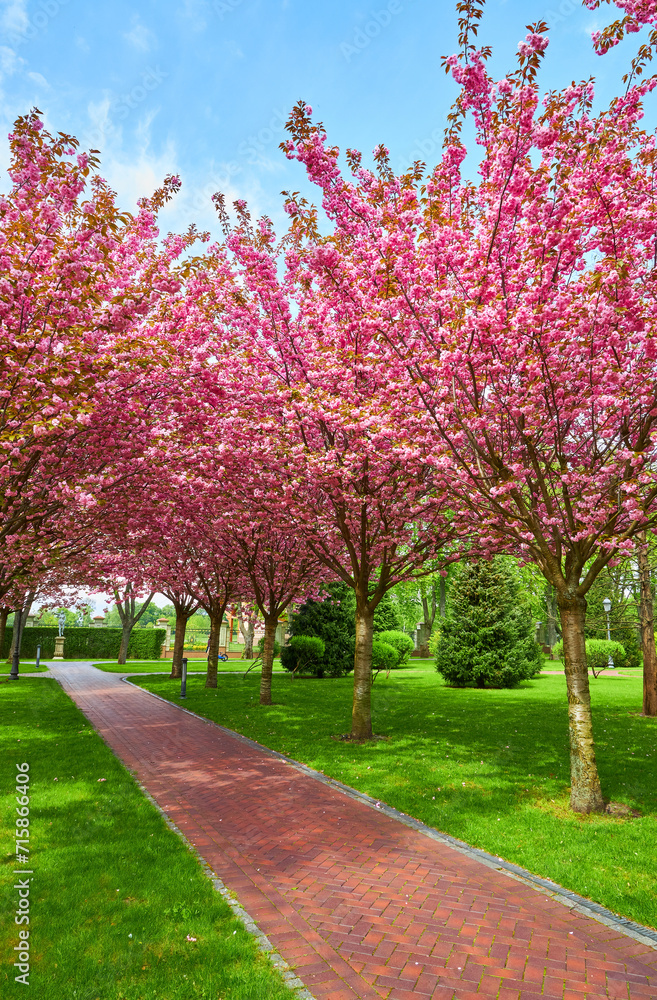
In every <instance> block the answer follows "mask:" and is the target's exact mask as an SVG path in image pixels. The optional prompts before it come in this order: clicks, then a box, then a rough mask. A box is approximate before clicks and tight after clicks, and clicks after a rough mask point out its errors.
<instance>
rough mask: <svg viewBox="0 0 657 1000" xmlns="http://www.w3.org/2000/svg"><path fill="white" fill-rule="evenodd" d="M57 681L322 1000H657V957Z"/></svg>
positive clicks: (141, 714)
mask: <svg viewBox="0 0 657 1000" xmlns="http://www.w3.org/2000/svg"><path fill="white" fill-rule="evenodd" d="M52 669H53V670H54V673H55V674H56V676H57V677H58V678H59V679H60V681H61V683H62V684H63V686H64V688H65V690H67V691H68V692H69V693H70V694H71V695H72V697H73V698H74V699H75V701H76V702H77V704H78V705H79V707H80V708H81V709H82V711H83V712H84V713H85V714H86V715H87V717H88V718H89V719H90V721H91V722H92V723H93V725H94V726H95V727H96V728H97V729H98V730H99V732H100V733H101V734H102V736H103V737H104V738H105V740H106V741H107V743H108V744H109V745H110V746H111V747H112V749H113V750H114V751H115V753H116V754H117V755H118V756H119V757H120V758H121V759H122V760H123V761H124V763H125V764H126V765H127V767H128V768H129V769H130V770H132V771H135V772H136V774H137V776H138V778H139V780H140V781H141V782H142V783H143V785H144V786H145V787H146V788H147V789H148V791H149V792H150V793H151V794H152V795H153V797H154V798H155V799H156V800H157V802H158V803H159V804H160V805H161V807H162V808H163V809H164V810H165V811H166V813H167V814H168V815H169V816H170V817H171V819H172V820H173V822H174V823H175V824H176V825H177V826H178V827H179V828H180V829H181V830H182V831H183V832H184V834H185V835H186V837H187V838H188V839H189V840H190V841H191V842H192V843H193V844H194V845H195V846H196V848H197V849H198V851H199V853H200V854H201V855H202V856H203V857H204V858H205V859H206V861H207V862H208V864H209V865H210V867H211V868H212V869H213V870H214V871H215V872H216V873H217V875H218V876H219V878H220V879H222V881H223V882H224V883H225V884H226V886H228V888H229V889H231V890H233V891H234V892H235V894H236V895H237V897H238V899H239V901H240V903H241V904H242V906H243V907H244V908H245V909H246V910H247V911H248V912H249V913H250V915H251V916H252V917H253V919H254V920H255V921H256V922H257V924H258V925H259V927H260V928H261V930H262V931H263V932H264V933H265V934H267V936H268V937H269V938H270V940H271V942H272V944H273V945H274V947H275V948H276V949H277V950H278V951H279V953H280V954H281V955H282V956H283V958H285V959H286V961H287V962H288V963H289V964H290V965H291V966H292V967H293V968H294V969H295V971H296V974H297V975H298V976H299V977H300V978H301V979H302V980H303V982H304V983H305V984H306V985H307V987H308V989H309V990H310V991H311V993H312V994H313V995H314V996H315V997H317V998H318V1000H320V998H321V1000H347V998H354V997H361V998H364V1000H380V998H381V997H385V998H388V1000H411V998H423V997H425V998H428V997H432V998H434V1000H438V998H440V1000H470V998H473V1000H474V998H478V1000H482V998H484V997H491V998H492V997H494V998H496V1000H548V998H550V1000H557V998H559V1000H585V998H587V1000H588V998H590V1000H593V998H596V1000H597V998H601V997H615V998H618V997H623V998H624V1000H647V998H649V997H652V998H657V950H654V949H652V948H650V947H649V946H646V945H643V944H640V943H638V942H637V941H635V940H634V939H632V938H630V937H627V936H625V935H623V934H621V933H619V932H618V931H617V930H615V929H612V928H610V927H608V926H605V925H604V924H602V923H599V922H598V921H596V920H594V919H592V918H590V917H586V916H582V915H581V914H579V913H577V912H575V911H571V910H569V909H568V908H567V907H565V906H564V905H563V904H561V903H559V902H557V901H555V900H554V899H552V898H550V897H548V896H545V895H543V894H542V893H540V892H538V891H536V890H535V889H532V888H531V887H530V886H528V885H525V884H523V883H522V882H518V881H516V880H514V879H512V878H510V877H508V876H506V875H504V874H502V873H501V872H497V871H495V870H494V869H491V868H488V867H486V866H485V865H483V864H482V863H481V862H479V861H477V860H475V859H473V858H470V857H468V856H467V855H464V854H462V853H460V852H458V851H455V850H454V849H452V848H450V847H449V846H447V845H445V844H441V843H438V842H435V841H433V840H431V839H430V838H428V837H426V836H425V835H423V834H422V833H420V832H417V831H415V830H413V829H410V828H409V827H407V826H405V825H404V824H402V823H400V822H399V821H397V820H395V819H392V818H390V817H388V816H386V815H385V814H383V813H380V812H377V810H376V809H373V808H371V807H369V806H367V805H366V804H364V803H361V802H358V801H354V800H353V799H351V798H350V797H349V796H347V795H345V794H344V793H343V792H340V791H339V790H338V789H334V788H331V787H328V786H327V785H325V784H323V783H322V782H321V781H318V780H317V779H315V778H313V777H311V776H309V775H306V774H303V773H301V772H300V771H298V770H297V769H296V768H295V767H294V766H292V765H290V764H287V763H286V762H284V761H281V760H279V759H277V758H275V757H273V756H271V755H270V754H268V753H266V752H264V751H261V750H258V749H256V748H254V747H252V746H250V745H248V744H246V743H244V742H243V741H242V740H240V739H238V738H237V737H235V736H232V735H231V734H230V733H226V732H225V731H224V730H222V729H220V728H219V727H217V726H214V725H213V724H211V723H207V722H204V721H202V720H200V719H197V718H194V717H192V716H190V715H187V714H186V713H184V712H181V711H180V710H179V709H177V708H176V707H175V706H173V705H168V704H165V703H163V702H161V701H158V700H157V699H155V698H153V697H152V696H151V695H149V694H148V693H146V692H144V691H140V690H137V689H135V688H133V687H131V686H130V685H128V684H126V683H125V682H122V681H121V680H120V678H119V677H118V676H117V675H116V674H109V673H102V672H101V671H99V670H97V669H95V668H93V667H91V666H89V665H71V664H66V665H57V666H55V667H54V668H52ZM262 1000H266V998H262Z"/></svg>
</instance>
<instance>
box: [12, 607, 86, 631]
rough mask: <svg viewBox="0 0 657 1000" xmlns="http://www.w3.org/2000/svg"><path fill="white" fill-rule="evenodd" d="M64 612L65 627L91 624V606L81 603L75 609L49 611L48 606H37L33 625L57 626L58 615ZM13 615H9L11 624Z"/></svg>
mask: <svg viewBox="0 0 657 1000" xmlns="http://www.w3.org/2000/svg"><path fill="white" fill-rule="evenodd" d="M62 611H63V612H64V615H65V616H66V621H65V623H64V627H65V628H74V627H76V626H79V625H87V626H91V615H92V612H93V608H92V607H91V605H90V604H83V605H82V607H80V608H77V609H76V610H74V611H73V610H71V608H55V610H54V611H51V610H50V609H49V608H39V610H38V611H37V613H36V615H35V617H34V622H35V625H56V626H57V627H59V619H58V615H59V614H60V613H61V612H62ZM13 622H14V616H13V615H11V623H12V625H13Z"/></svg>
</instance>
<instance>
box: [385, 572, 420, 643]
mask: <svg viewBox="0 0 657 1000" xmlns="http://www.w3.org/2000/svg"><path fill="white" fill-rule="evenodd" d="M388 593H389V594H390V600H391V601H392V603H393V604H394V606H395V609H396V611H397V614H398V615H399V618H400V620H401V627H402V628H404V629H406V631H408V632H412V631H413V630H414V629H415V627H416V625H417V623H418V622H419V621H420V620H421V618H422V604H421V602H420V590H419V586H418V581H417V580H407V581H403V582H402V583H398V584H396V585H395V586H394V587H393V588H392V590H390V591H388Z"/></svg>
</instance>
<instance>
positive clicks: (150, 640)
mask: <svg viewBox="0 0 657 1000" xmlns="http://www.w3.org/2000/svg"><path fill="white" fill-rule="evenodd" d="M96 631H98V632H100V631H101V629H96ZM165 636H166V630H165V629H163V628H148V629H137V628H133V630H132V632H131V633H130V642H129V644H128V659H129V660H157V659H159V657H160V654H161V652H162V643H163V642H164V638H165ZM69 655H70V654H69Z"/></svg>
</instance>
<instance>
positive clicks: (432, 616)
mask: <svg viewBox="0 0 657 1000" xmlns="http://www.w3.org/2000/svg"><path fill="white" fill-rule="evenodd" d="M420 598H421V601H422V619H423V620H422V641H421V642H420V645H419V646H418V653H419V654H420V656H421V657H422V658H423V659H425V660H426V659H429V657H430V656H431V651H430V650H429V639H430V638H431V633H432V632H433V623H434V622H435V620H436V584H435V581H433V580H432V581H431V605H429V598H428V596H427V591H426V586H425V584H424V583H422V584H421V585H420ZM440 607H441V612H440V613H441V615H444V613H445V580H444V579H443V577H442V576H441V578H440Z"/></svg>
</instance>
